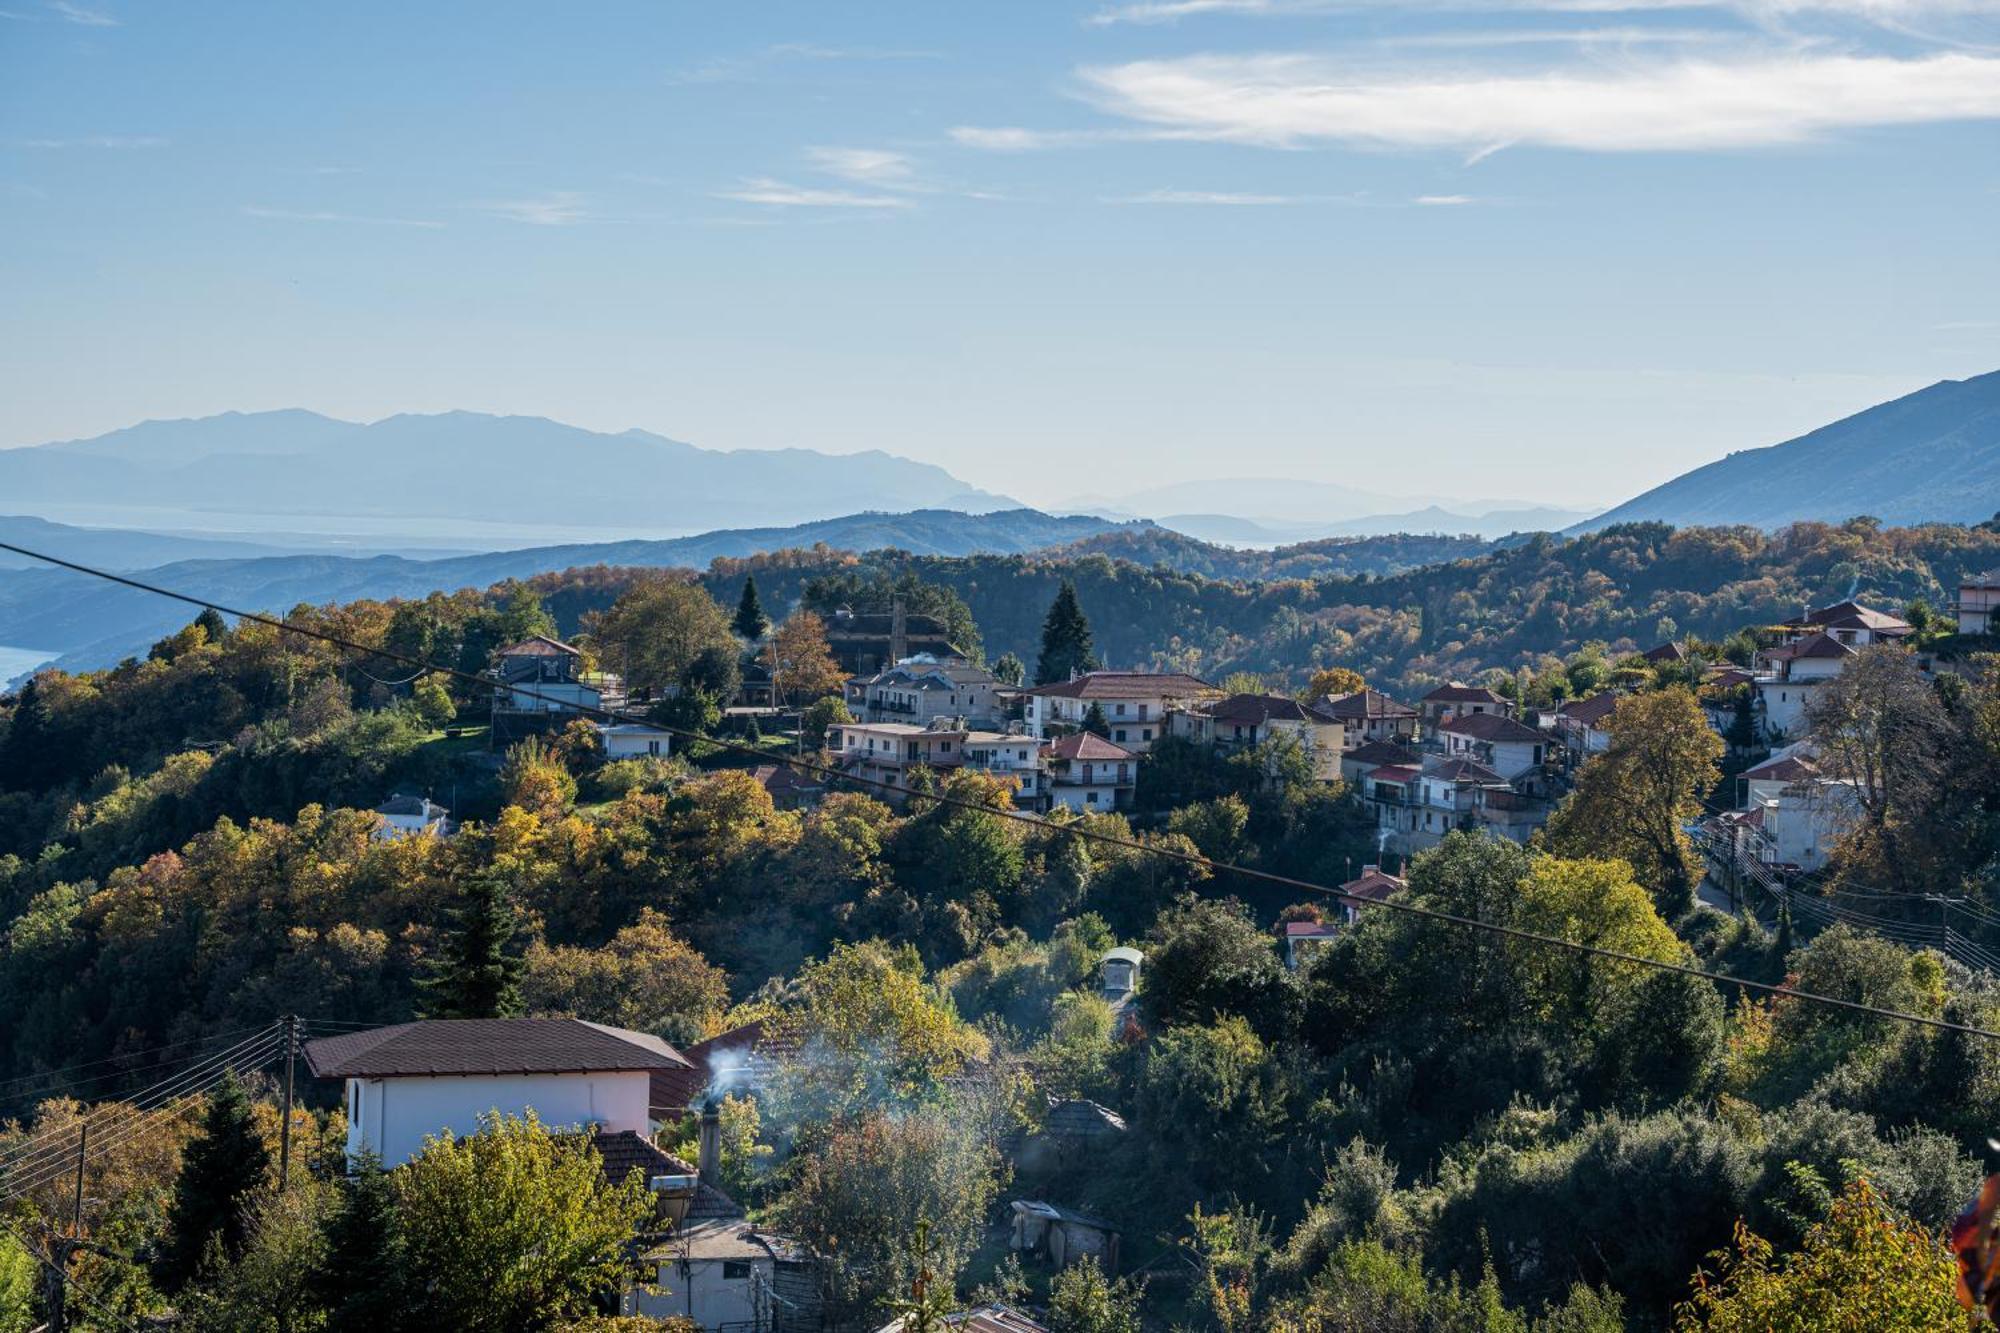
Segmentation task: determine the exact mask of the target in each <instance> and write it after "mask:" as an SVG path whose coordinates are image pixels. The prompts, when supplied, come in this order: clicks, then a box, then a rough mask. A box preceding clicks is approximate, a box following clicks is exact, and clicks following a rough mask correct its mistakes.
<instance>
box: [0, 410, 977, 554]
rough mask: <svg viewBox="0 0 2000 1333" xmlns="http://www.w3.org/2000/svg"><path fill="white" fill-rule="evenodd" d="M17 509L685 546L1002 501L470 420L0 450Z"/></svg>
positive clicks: (161, 432)
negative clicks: (520, 531) (528, 533)
mask: <svg viewBox="0 0 2000 1333" xmlns="http://www.w3.org/2000/svg"><path fill="white" fill-rule="evenodd" d="M0 495H5V496H6V497H7V498H8V501H9V504H10V505H11V506H13V507H15V508H17V509H27V510H34V509H39V508H42V507H44V506H47V505H72V504H74V503H75V502H76V501H77V500H78V499H79V497H85V496H87V497H89V498H90V500H91V501H92V502H93V503H94V504H96V505H100V506H107V507H115V506H120V505H129V506H139V507H145V508H149V509H162V508H170V509H184V510H190V511H194V512H195V513H197V514H202V515H207V516H211V517H213V518H214V520H215V521H214V522H213V524H212V526H214V527H217V528H220V527H225V526H228V516H229V515H231V514H238V515H240V514H244V513H254V514H264V515H271V514H288V515H297V516H299V517H300V518H302V519H312V520H317V521H318V522H320V523H325V522H326V521H327V520H329V519H337V518H339V517H341V516H350V517H367V518H369V519H371V520H379V519H381V518H384V517H395V518H404V519H409V520H412V521H413V524H412V526H415V525H416V524H417V523H420V522H421V521H423V520H426V519H429V520H439V519H452V518H462V517H465V516H468V515H476V516H478V517H479V518H481V519H486V520H501V521H517V522H524V523H538V524H573V525H584V526H598V525H601V526H605V527H620V528H623V529H625V530H626V531H631V530H632V529H634V528H642V529H648V530H652V531H655V532H663V531H666V532H670V531H675V530H679V531H702V530H707V529H712V528H716V527H721V526H725V525H731V524H738V523H744V522H751V521H760V522H767V523H770V522H775V523H780V524H787V523H801V522H807V521H810V520H814V519H822V518H833V517H836V516H838V515H841V514H852V513H856V512H858V511H861V510H865V509H890V510H907V509H924V508H953V509H965V510H989V509H1000V508H1007V507H1009V506H1010V504H1011V502H1009V501H1006V500H1004V499H1002V498H1001V497H999V496H993V495H988V494H986V493H985V492H982V491H979V490H976V489H975V488H973V487H971V486H969V485H967V484H966V483H965V482H962V481H960V480H959V479H958V478H956V477H954V476H952V475H951V474H950V473H949V472H946V471H945V470H944V469H943V468H940V467H933V466H931V465H930V464H928V463H916V462H912V461H910V460H909V459H906V458H897V457H894V456H892V455H889V454H885V453H882V452H879V451H869V452H867V453H860V454H846V455H839V456H835V455H831V454H821V453H815V452H813V451H812V450H810V449H776V450H761V451H759V450H735V451H718V450H710V449H700V448H696V447H695V446H694V445H691V444H683V443H681V442H679V441H677V440H669V439H666V438H665V437H663V436H659V435H652V434H648V433H647V432H645V431H638V430H631V431H626V432H624V433H622V434H618V435H606V434H602V433H599V432H597V431H589V430H583V429H580V428H578V427H575V426H566V425H563V424H561V423H560V422H555V421H549V420H546V419H544V418H541V417H496V416H487V415H484V414H481V413H477V412H446V413H442V414H439V415H435V416H413V415H404V416H394V417H389V418H387V419H385V420H382V421H377V422H374V423H372V424H368V425H360V424H356V423H353V422H347V421H336V420H333V419H332V418H330V417H323V416H319V415H317V414H316V413H312V412H303V411H296V410H293V411H284V412H259V413H251V414H244V413H227V414H224V415H222V416H217V417H203V418H201V419H198V420H193V421H148V422H143V423H141V424H139V425H137V426H132V427H129V428H127V429H125V430H119V431H113V432H111V433H110V434H108V435H101V436H98V437H96V438H95V439H89V440H67V441H61V442H58V443H54V444H44V445H38V446H35V447H33V448H26V449H5V450H0Z"/></svg>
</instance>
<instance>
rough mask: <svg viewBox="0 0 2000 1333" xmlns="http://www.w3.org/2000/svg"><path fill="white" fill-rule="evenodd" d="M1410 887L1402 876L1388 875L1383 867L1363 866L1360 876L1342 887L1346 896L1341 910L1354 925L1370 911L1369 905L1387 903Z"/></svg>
mask: <svg viewBox="0 0 2000 1333" xmlns="http://www.w3.org/2000/svg"><path fill="white" fill-rule="evenodd" d="M1408 887H1409V884H1408V882H1407V881H1406V880H1404V879H1403V878H1402V876H1400V875H1391V874H1388V873H1386V872H1385V871H1384V870H1383V869H1382V867H1381V866H1374V865H1369V866H1363V867H1361V873H1360V874H1359V875H1356V876H1355V877H1354V878H1353V879H1350V880H1348V881H1347V883H1345V884H1343V885H1341V886H1340V891H1341V893H1342V894H1343V895H1344V896H1343V897H1342V899H1341V904H1340V910H1341V912H1342V913H1343V914H1344V915H1345V916H1346V918H1347V922H1348V924H1349V925H1352V924H1354V922H1356V921H1358V920H1360V919H1361V914H1362V913H1363V912H1365V911H1367V910H1368V906H1367V904H1369V903H1379V902H1386V901H1387V900H1389V899H1390V898H1393V897H1395V896H1396V895H1397V894H1399V893H1401V892H1402V891H1403V890H1404V889H1406V888H1408ZM1357 900H1358V901H1357Z"/></svg>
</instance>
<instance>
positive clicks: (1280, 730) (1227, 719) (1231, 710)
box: [1112, 694, 1344, 782]
mask: <svg viewBox="0 0 2000 1333" xmlns="http://www.w3.org/2000/svg"><path fill="white" fill-rule="evenodd" d="M1172 718H1173V720H1172V723H1171V726H1172V730H1173V733H1174V734H1175V735H1176V736H1185V737H1187V738H1188V739H1189V740H1191V741H1195V742H1197V743H1200V744H1208V745H1214V746H1216V747H1217V748H1219V749H1223V750H1238V749H1246V748H1249V747H1251V746H1255V745H1258V744H1260V743H1262V742H1264V741H1268V740H1273V739H1276V738H1279V737H1286V738H1289V739H1291V740H1294V741H1297V742H1298V744H1299V748H1300V750H1301V751H1303V752H1304V754H1305V756H1306V758H1307V759H1308V760H1310V761H1311V763H1312V766H1313V776H1314V777H1316V778H1318V779H1320V781H1322V782H1332V781H1334V780H1336V779H1337V778H1339V777H1340V756H1341V751H1342V749H1343V746H1342V743H1341V737H1342V734H1343V730H1344V729H1343V728H1342V726H1341V724H1340V723H1339V721H1337V720H1336V719H1335V718H1333V717H1332V716H1331V715H1329V714H1328V713H1326V712H1324V711H1322V710H1320V709H1318V708H1315V707H1313V706H1312V705H1311V704H1302V703H1300V702H1299V701H1298V700H1296V699H1291V698H1287V697H1286V696H1284V695H1282V694H1232V695H1230V696H1229V697H1228V698H1226V699H1213V700H1210V701H1208V702H1206V703H1198V704H1193V705H1191V706H1189V707H1187V708H1185V709H1182V710H1180V711H1178V712H1176V713H1174V714H1173V715H1172ZM1112 736H1113V737H1114V738H1115V737H1116V736H1117V731H1116V729H1115V725H1114V730H1113V731H1112Z"/></svg>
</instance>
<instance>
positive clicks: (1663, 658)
mask: <svg viewBox="0 0 2000 1333" xmlns="http://www.w3.org/2000/svg"><path fill="white" fill-rule="evenodd" d="M1687 655H1688V653H1687V649H1685V648H1683V647H1681V646H1680V645H1679V644H1677V643H1663V644H1661V645H1660V646H1659V647H1657V648H1649V649H1647V650H1646V651H1645V652H1644V653H1642V654H1641V656H1642V657H1644V658H1645V659H1646V660H1647V661H1648V662H1684V661H1686V660H1687Z"/></svg>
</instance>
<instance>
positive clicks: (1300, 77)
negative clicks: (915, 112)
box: [954, 52, 2000, 155]
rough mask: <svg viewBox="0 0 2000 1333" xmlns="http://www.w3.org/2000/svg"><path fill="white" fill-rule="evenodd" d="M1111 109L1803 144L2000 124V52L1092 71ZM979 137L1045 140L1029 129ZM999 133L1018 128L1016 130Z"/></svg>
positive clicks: (1367, 136)
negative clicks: (1438, 67)
mask: <svg viewBox="0 0 2000 1333" xmlns="http://www.w3.org/2000/svg"><path fill="white" fill-rule="evenodd" d="M1080 77H1081V79H1082V81H1083V84H1084V86H1085V89H1086V95H1087V96H1088V98H1089V99H1090V100H1091V101H1093V102H1095V103H1096V104H1097V105H1099V106H1100V107H1101V108H1102V109H1104V110H1106V111H1108V112H1111V113H1113V114H1115V115H1119V116H1122V117H1125V118H1127V119H1128V120H1133V121H1138V122H1141V123H1142V124H1143V125H1145V126H1147V127H1148V128H1150V129H1151V130H1152V131H1154V132H1156V133H1160V134H1163V135H1167V136H1172V137H1182V138H1192V139H1205V140H1215V141H1222V142H1232V143H1243V144H1258V145H1264V146H1269V147H1304V146H1310V145H1312V144H1315V143H1342V144H1353V145H1363V146H1379V147H1396V148H1452V149H1461V150H1471V151H1473V152H1474V153H1475V154H1478V155H1483V154H1485V153H1487V152H1491V151H1494V150H1496V149H1498V148H1501V147H1506V146H1509V145H1514V144H1532V145H1539V146H1543V147H1553V148H1571V149H1582V150H1589V151H1597V152H1633V151H1674V150H1697V149H1719V148H1750V147H1760V146H1771V145H1782V144H1796V143H1802V142H1807V141H1810V140H1813V139H1817V138H1820V137H1823V136H1825V135H1828V134H1831V133H1834V132H1837V131H1840V130H1848V129H1859V128H1865V127H1874V126H1894V125H1918V124H1928V123H1935V122H1941V121H1958V120H1988V119H1995V118H2000V59H1996V58H1990V57H1981V56H1974V55H1970V54H1963V53H1956V52H1953V53H1945V54H1937V55H1930V56H1924V57H1917V58H1911V59H1896V58H1892V57H1887V56H1857V55H1813V54H1783V55H1759V56H1752V57H1747V58H1742V59H1737V60H1731V61H1693V60H1682V61H1671V62H1659V63H1654V64H1650V65H1647V64H1636V63H1633V64H1627V65H1625V66H1623V67H1617V68H1606V67H1603V66H1601V65H1598V64H1594V63H1593V64H1573V65H1570V66H1567V67H1559V68H1553V69H1548V70H1543V71H1539V72H1529V73H1517V72H1505V73H1478V72H1471V73H1465V72H1451V73H1438V72H1431V71H1422V70H1419V71H1409V72H1403V73H1393V72H1392V73H1387V74H1385V73H1381V72H1377V71H1359V72H1357V71H1355V70H1353V69H1351V68H1345V67H1343V66H1341V65H1340V64H1338V63H1336V62H1332V61H1328V60H1325V59H1316V58H1313V57H1308V56H1300V55H1260V56H1191V57H1187V58H1183V59H1174V60H1148V61H1137V62H1134V63H1130V64H1124V65H1110V66H1100V67H1095V68H1088V69H1084V70H1082V71H1080ZM990 133H992V132H979V131H972V132H968V136H964V137H962V136H960V135H959V134H957V133H956V132H955V133H954V138H957V139H958V141H959V142H969V143H973V144H975V145H978V146H989V147H990V146H1003V145H1004V146H1009V147H1016V148H1027V147H1036V146H1048V145H1047V144H1045V143H1044V144H1038V143H1035V142H1034V141H1032V140H1028V139H1023V140H1017V141H1014V142H1006V141H1005V140H1004V139H1001V140H996V141H994V142H989V143H985V144H980V137H981V135H982V134H990ZM999 133H1000V134H1002V135H1009V134H1014V133H1019V132H1014V131H1003V132H999Z"/></svg>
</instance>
